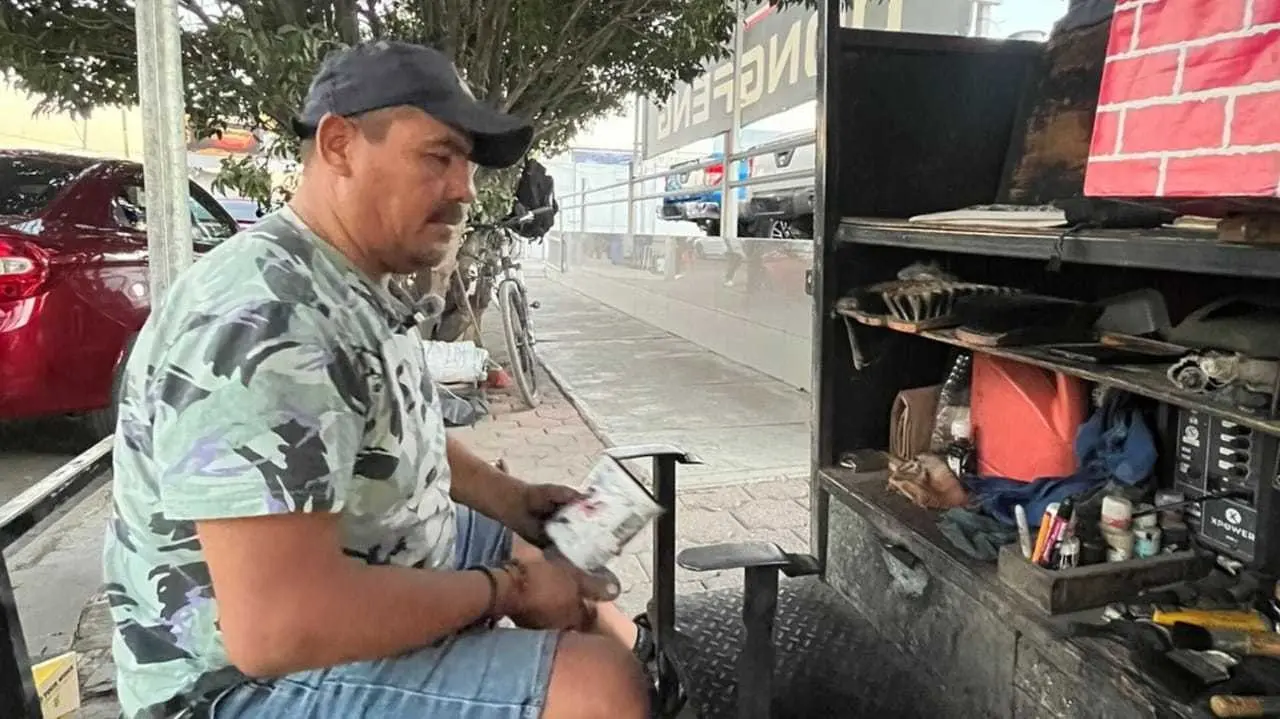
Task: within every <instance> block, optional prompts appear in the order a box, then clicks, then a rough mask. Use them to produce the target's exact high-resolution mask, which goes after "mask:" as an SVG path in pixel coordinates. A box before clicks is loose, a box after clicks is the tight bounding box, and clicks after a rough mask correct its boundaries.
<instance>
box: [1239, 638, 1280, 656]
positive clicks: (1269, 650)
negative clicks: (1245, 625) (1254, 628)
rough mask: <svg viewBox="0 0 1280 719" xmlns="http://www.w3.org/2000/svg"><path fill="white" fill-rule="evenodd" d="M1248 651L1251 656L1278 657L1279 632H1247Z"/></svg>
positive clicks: (1279, 652)
mask: <svg viewBox="0 0 1280 719" xmlns="http://www.w3.org/2000/svg"><path fill="white" fill-rule="evenodd" d="M1247 637H1248V651H1247V652H1246V653H1247V654H1248V655H1249V656H1252V657H1280V634H1275V633H1273V632H1249V633H1248V635H1247Z"/></svg>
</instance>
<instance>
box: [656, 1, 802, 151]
mask: <svg viewBox="0 0 1280 719" xmlns="http://www.w3.org/2000/svg"><path fill="white" fill-rule="evenodd" d="M818 21H819V18H818V14H817V12H815V11H813V10H806V9H804V8H798V7H797V8H791V9H787V10H783V11H774V10H772V9H770V8H768V6H765V7H764V8H762V9H761V10H759V11H757V12H756V13H755V14H753V16H752V17H750V18H748V20H747V22H746V23H745V25H746V27H745V29H744V34H743V39H742V81H741V82H742V84H741V92H740V93H739V95H740V103H741V106H742V123H743V124H744V125H746V124H749V123H751V122H755V121H756V120H760V119H763V118H766V117H769V116H770V115H775V114H777V113H779V112H783V111H784V110H788V109H790V108H792V107H795V106H797V105H800V104H802V103H805V102H808V101H809V100H812V99H813V98H814V97H816V90H817V77H818ZM732 123H733V59H732V58H725V59H724V60H721V61H719V62H717V63H714V64H712V65H710V66H709V67H708V68H707V71H706V72H704V73H703V74H702V75H701V76H699V77H698V78H697V79H696V80H694V81H693V82H692V83H680V84H679V85H677V86H676V91H675V93H674V94H673V95H672V96H671V97H670V98H669V99H668V100H666V101H664V102H662V103H661V104H657V103H652V102H650V103H647V104H646V106H645V108H644V156H645V157H646V158H648V157H653V156H654V155H660V154H663V153H665V152H670V151H671V150H675V149H678V148H680V147H683V146H685V145H687V144H689V143H691V142H695V141H697V140H701V139H704V138H707V137H711V136H713V135H716V134H719V133H722V132H725V131H727V130H728V129H729V127H730V126H731V125H732Z"/></svg>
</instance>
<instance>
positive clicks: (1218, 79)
mask: <svg viewBox="0 0 1280 719" xmlns="http://www.w3.org/2000/svg"><path fill="white" fill-rule="evenodd" d="M1085 194H1086V195H1090V196H1094V197H1128V198H1148V197H1154V198H1170V199H1179V198H1185V199H1196V198H1199V199H1202V200H1203V199H1207V198H1276V197H1277V196H1278V195H1280V0H1120V2H1117V4H1116V12H1115V17H1114V19H1113V20H1112V24H1111V36H1110V42H1109V46H1108V48H1107V64H1106V67H1105V69H1104V71H1103V75H1102V91H1101V93H1100V94H1099V98H1098V114H1097V117H1096V120H1095V123H1094V128H1093V143H1092V147H1091V150H1090V153H1089V163H1088V166H1087V168H1086V173H1085ZM1248 204H1252V205H1256V204H1258V203H1256V202H1250V203H1248ZM1267 204H1268V206H1270V207H1273V208H1274V207H1277V206H1280V205H1274V204H1270V203H1267ZM1196 206H1197V208H1200V211H1203V208H1208V211H1209V212H1212V213H1213V214H1219V213H1221V212H1225V211H1228V210H1229V209H1231V205H1230V204H1229V203H1223V202H1209V203H1203V202H1201V203H1196ZM1237 209H1239V208H1238V207H1237Z"/></svg>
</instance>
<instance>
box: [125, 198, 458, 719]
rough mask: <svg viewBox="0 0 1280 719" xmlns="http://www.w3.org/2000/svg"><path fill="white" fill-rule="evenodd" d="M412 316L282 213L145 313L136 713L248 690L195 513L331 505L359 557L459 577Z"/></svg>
mask: <svg viewBox="0 0 1280 719" xmlns="http://www.w3.org/2000/svg"><path fill="white" fill-rule="evenodd" d="M410 316H411V313H410V310H409V307H408V305H407V304H406V303H405V302H404V301H402V299H401V298H398V297H396V296H395V295H394V294H393V291H392V290H391V289H390V288H389V287H386V286H381V285H378V284H376V283H374V282H372V281H370V280H368V279H367V278H366V276H365V275H363V274H362V273H361V272H360V271H359V270H357V269H356V268H355V267H354V266H352V265H351V264H350V263H349V262H348V261H347V260H346V259H345V258H344V257H343V256H342V255H341V254H340V253H338V252H337V251H336V250H335V249H334V248H333V247H332V246H330V245H329V244H328V243H326V242H324V241H323V240H321V239H320V238H319V237H317V236H316V235H315V234H314V233H312V232H311V231H310V230H308V229H307V228H306V226H305V225H304V224H303V223H302V222H301V221H300V220H299V219H298V218H297V216H296V215H295V214H293V213H292V212H291V211H290V210H288V209H285V210H281V211H280V212H278V213H275V214H273V215H270V216H268V217H266V218H265V219H264V220H263V221H262V222H260V223H259V224H258V225H256V226H255V227H253V228H250V229H248V230H246V231H244V232H242V233H240V234H239V235H237V236H235V237H233V238H231V239H230V240H228V241H226V242H225V243H224V244H223V245H221V246H220V247H218V248H216V249H214V250H213V251H212V252H210V253H209V254H208V255H207V256H205V257H204V258H203V259H201V260H199V261H198V262H196V263H195V265H194V266H192V267H191V268H190V269H189V270H187V271H186V272H185V273H183V274H182V276H181V277H180V278H179V279H178V281H177V282H176V283H174V285H173V286H172V289H171V290H170V292H169V295H168V297H167V298H166V301H165V302H164V303H163V305H162V306H161V308H160V309H158V310H156V311H154V312H153V313H152V315H151V317H150V318H149V319H148V320H147V323H146V326H145V327H144V328H143V330H142V332H141V333H140V334H139V335H138V339H137V342H136V344H135V346H134V348H133V350H132V353H131V355H130V357H129V360H128V364H127V366H126V368H125V376H124V387H123V393H122V397H123V399H122V403H121V406H120V421H119V427H118V431H117V433H116V443H115V478H114V482H115V484H114V497H115V507H114V514H113V517H112V521H111V526H110V528H109V530H108V532H107V543H106V550H105V573H106V582H107V587H106V591H107V594H108V599H109V601H110V604H111V612H112V617H113V619H114V620H115V625H116V632H115V638H114V646H113V652H114V655H115V661H116V665H117V667H118V672H119V695H120V702H121V704H122V706H123V708H124V713H125V716H126V717H147V718H148V719H150V718H152V717H169V716H173V715H174V714H175V713H177V710H178V709H180V708H181V706H183V705H184V704H185V703H186V702H187V701H188V700H189V699H190V698H192V697H194V696H198V695H199V696H203V695H207V694H210V693H214V692H217V691H219V690H221V689H223V688H225V687H227V686H230V685H233V684H235V683H238V682H240V681H242V680H243V677H242V676H241V675H240V674H239V673H238V672H237V671H236V670H235V668H234V667H232V666H230V664H229V663H228V661H227V655H226V650H225V648H224V646H223V642H222V636H221V632H220V631H219V628H218V625H217V618H218V617H217V615H218V612H217V603H216V601H215V599H214V596H213V591H212V587H211V586H210V579H209V571H208V567H207V565H206V564H205V558H204V554H203V552H202V550H201V547H200V543H199V541H198V540H197V538H196V532H195V520H203V519H218V518H232V517H255V516H262V515H271V514H279V513H285V512H331V513H336V514H338V515H340V517H341V520H340V521H341V526H342V531H343V534H344V549H345V551H346V552H347V554H349V555H350V556H352V557H357V558H359V559H361V560H364V561H366V562H368V563H370V564H396V565H402V566H415V567H433V568H440V567H447V566H451V564H452V561H453V552H454V540H455V536H454V535H455V531H456V530H455V525H454V518H453V517H454V505H453V503H452V501H451V500H450V498H449V483H450V476H449V467H448V464H447V462H446V459H445V431H444V423H443V420H442V418H441V414H440V400H439V396H438V394H437V393H436V391H435V389H434V387H433V386H432V383H431V380H430V378H429V377H428V375H427V371H426V356H425V352H424V347H423V344H422V340H421V337H420V336H419V334H418V332H417V330H416V329H412V330H406V329H405V327H406V325H408V324H411V323H408V322H406V319H407V318H409V317H410Z"/></svg>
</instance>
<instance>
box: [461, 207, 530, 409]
mask: <svg viewBox="0 0 1280 719" xmlns="http://www.w3.org/2000/svg"><path fill="white" fill-rule="evenodd" d="M545 211H550V208H546V209H544V210H538V211H535V212H529V213H526V214H524V215H521V216H519V217H516V218H512V219H509V220H505V221H503V222H499V223H494V224H480V223H476V224H471V225H468V226H467V229H466V234H465V235H464V236H463V239H462V245H461V247H460V248H459V250H458V265H457V267H456V268H455V270H454V272H453V277H452V280H451V282H450V287H449V291H448V292H447V293H446V296H445V314H444V315H443V316H442V318H441V322H440V325H439V330H438V331H437V333H436V336H437V338H439V339H446V340H448V341H452V340H455V339H457V338H459V337H461V335H462V334H463V332H465V331H466V323H469V324H470V326H471V327H474V328H476V331H477V334H479V328H480V322H479V320H478V317H479V316H482V315H483V314H484V311H485V310H486V309H488V307H489V305H490V304H491V302H492V301H493V300H494V299H496V300H497V301H498V311H499V318H500V319H501V321H502V336H503V341H504V342H505V344H506V348H507V357H508V364H509V365H510V372H511V376H512V379H513V380H514V381H515V385H516V390H517V392H518V393H519V395H520V398H521V400H523V401H524V404H525V405H526V406H527V407H529V408H530V409H532V408H534V407H537V406H538V403H539V401H540V397H539V387H538V375H537V364H538V357H537V353H536V351H535V349H534V346H535V344H536V340H535V339H534V335H533V329H532V326H531V325H530V322H529V315H530V310H536V309H538V307H539V304H538V303H537V302H536V301H535V302H531V301H530V300H529V293H528V289H527V288H526V286H525V283H524V274H523V272H522V269H521V264H520V262H519V259H520V258H521V255H522V254H523V251H524V249H525V247H526V244H525V242H524V238H523V237H521V236H520V235H518V234H517V233H516V232H515V231H514V229H513V228H515V227H517V226H519V225H521V224H522V223H525V222H527V221H528V220H530V219H532V218H533V217H534V216H535V215H537V214H539V213H541V212H545ZM540 240H541V238H538V239H537V240H535V241H540ZM463 308H465V310H464V309H463ZM464 311H465V313H466V314H465V315H463V314H462V313H463V312H464Z"/></svg>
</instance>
